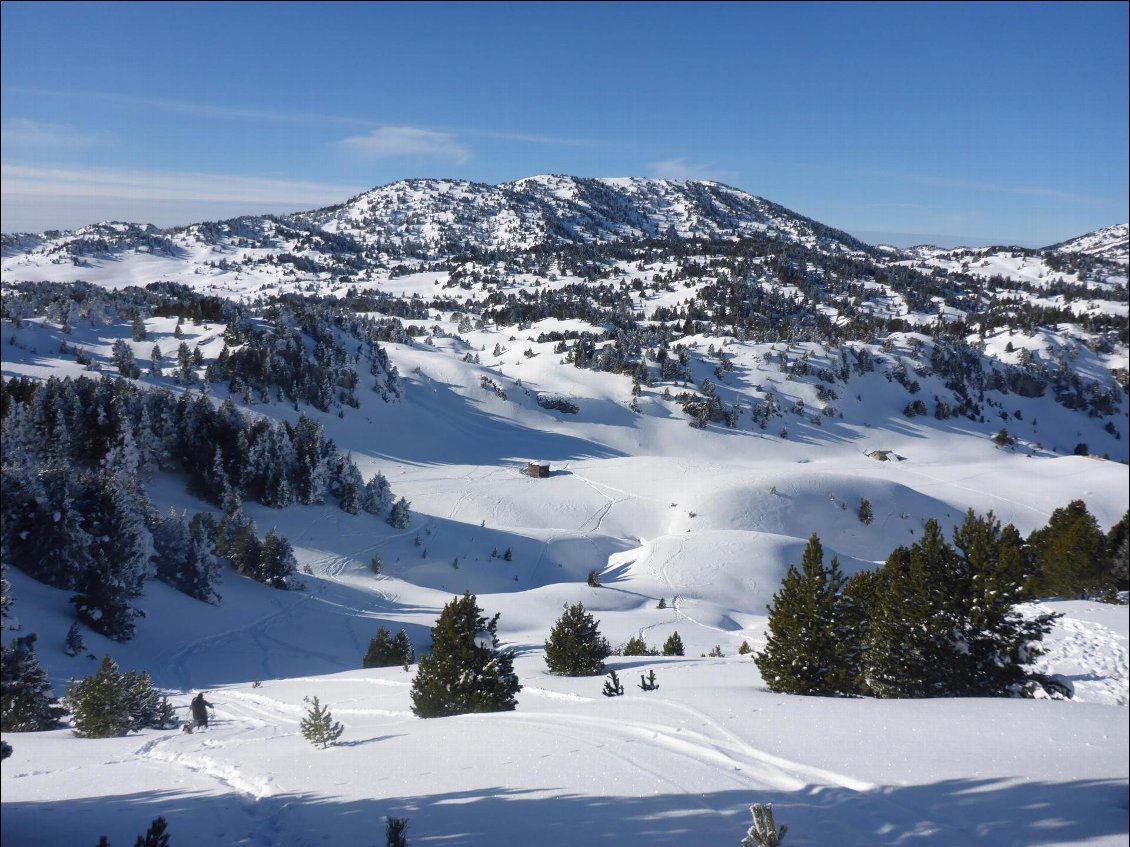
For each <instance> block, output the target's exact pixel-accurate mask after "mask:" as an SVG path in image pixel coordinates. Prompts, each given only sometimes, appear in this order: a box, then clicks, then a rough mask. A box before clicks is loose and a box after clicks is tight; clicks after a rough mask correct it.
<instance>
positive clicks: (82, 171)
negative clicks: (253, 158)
mask: <svg viewBox="0 0 1130 847" xmlns="http://www.w3.org/2000/svg"><path fill="white" fill-rule="evenodd" d="M0 179H2V180H3V194H4V196H5V198H8V197H22V196H27V197H38V198H43V197H75V196H79V197H84V198H88V199H116V200H145V201H152V200H168V201H178V202H180V201H193V202H215V203H256V204H263V205H277V204H292V205H294V206H295V208H303V207H310V206H315V205H318V204H321V203H333V202H339V201H341V200H344V199H345V198H346V197H349V196H351V195H352V194H355V193H357V190H358V187H357V186H343V185H333V184H330V183H320V182H303V181H296V180H283V179H267V178H263V177H246V176H231V175H228V174H209V173H187V172H184V173H182V172H175V171H129V170H116V169H110V168H41V167H29V166H22V165H8V164H5V165H2V166H0Z"/></svg>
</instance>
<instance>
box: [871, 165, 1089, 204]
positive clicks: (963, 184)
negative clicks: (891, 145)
mask: <svg viewBox="0 0 1130 847" xmlns="http://www.w3.org/2000/svg"><path fill="white" fill-rule="evenodd" d="M864 173H866V174H867V175H869V176H873V177H878V178H881V179H890V180H900V181H903V182H913V183H916V184H918V185H931V186H935V187H937V188H953V189H957V190H959V191H974V192H978V193H983V194H1012V195H1017V196H1021V197H1039V198H1042V199H1045V200H1057V201H1060V202H1063V203H1080V204H1083V205H1099V204H1102V203H1107V202H1110V201H1109V198H1104V197H1091V196H1088V195H1084V194H1075V193H1073V192H1070V191H1061V190H1059V189H1056V188H1047V187H1045V186H1040V185H1008V184H1005V183H999V182H987V181H982V180H975V179H965V178H962V177H950V176H942V175H937V174H922V173H903V172H897V171H865V172H864Z"/></svg>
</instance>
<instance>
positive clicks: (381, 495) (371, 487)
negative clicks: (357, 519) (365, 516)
mask: <svg viewBox="0 0 1130 847" xmlns="http://www.w3.org/2000/svg"><path fill="white" fill-rule="evenodd" d="M392 502H393V498H392V488H391V487H390V486H389V484H388V480H387V479H385V476H384V474H382V473H381V472H380V471H377V473H376V474H375V475H374V476H372V477H370V478H369V481H368V482H366V483H365V490H364V492H363V493H362V495H361V508H362V509H364V510H365V511H366V512H368V513H369V514H371V515H383V514H384V513H385V512H386V511H388V510H389V509H390V508H392Z"/></svg>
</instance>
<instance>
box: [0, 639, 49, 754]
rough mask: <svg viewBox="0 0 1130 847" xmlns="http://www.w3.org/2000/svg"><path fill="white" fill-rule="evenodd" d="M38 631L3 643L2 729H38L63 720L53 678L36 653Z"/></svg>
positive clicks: (0, 674) (0, 681)
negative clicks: (55, 694) (50, 678)
mask: <svg viewBox="0 0 1130 847" xmlns="http://www.w3.org/2000/svg"><path fill="white" fill-rule="evenodd" d="M35 641H36V635H35V633H34V632H33V633H30V634H28V635H25V636H22V637H20V638H16V639H15V640H14V641H13V642H12V644H11V645H10V646H8V647H3V646H0V653H2V654H3V658H2V660H0V668H2V670H0V729H3V731H4V732H35V731H36V730H41V729H51V728H52V727H55V726H57V725H58V723H59V719H60V718H61V716H62V714H63V709H62V708H60V707H59V705H58V701H57V700H56V698H55V696H54V695H53V694H52V693H51V681H50V680H49V679H48V678H47V672H46V671H45V670H44V669H43V666H42V665H40V664H39V660H38V659H37V658H36V656H35Z"/></svg>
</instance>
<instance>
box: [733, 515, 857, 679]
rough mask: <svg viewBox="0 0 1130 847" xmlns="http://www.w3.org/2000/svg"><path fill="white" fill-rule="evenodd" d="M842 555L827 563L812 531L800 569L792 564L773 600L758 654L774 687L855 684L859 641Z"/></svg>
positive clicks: (757, 659)
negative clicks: (854, 625)
mask: <svg viewBox="0 0 1130 847" xmlns="http://www.w3.org/2000/svg"><path fill="white" fill-rule="evenodd" d="M845 582H846V580H845V578H844V576H843V574H842V573H841V572H840V564H839V560H838V559H837V558H836V557H835V556H833V557H832V561H831V564H829V565H828V566H825V565H824V549H823V547H822V546H821V544H820V539H819V538H818V537H817V536H816V534H815V533H813V535H812V537H811V538H810V539H809V541H808V545H807V546H806V547H805V550H804V555H803V557H802V558H801V569H800V570H799V571H798V570H797V569H796V567H795V566H794V565H790V566H789V570H788V573H787V575H786V576H785V580H784V582H783V583H782V584H781V590H780V591H778V592H777V593H776V594H774V595H773V605H772V606H769V607H768V608H769V638H768V640H767V641H766V644H765V649H764V650H762V651H761V652H760V653H758V654H756V655H755V656H754V661H755V662H756V663H757V667H758V669H759V670H760V671H761V677H762V679H764V680H765V682H766V684H767V685H768V686H769V690H770V691H777V692H782V693H785V694H814V695H822V696H836V695H845V694H850V693H852V691H853V690H854V686H855V680H854V676H855V657H856V655H857V654H858V645H857V644H856V643H855V640H854V638H853V632H852V608H851V603H850V601H849V600H848V599H847V597H846V596H845V595H844V593H843V589H844V584H845Z"/></svg>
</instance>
